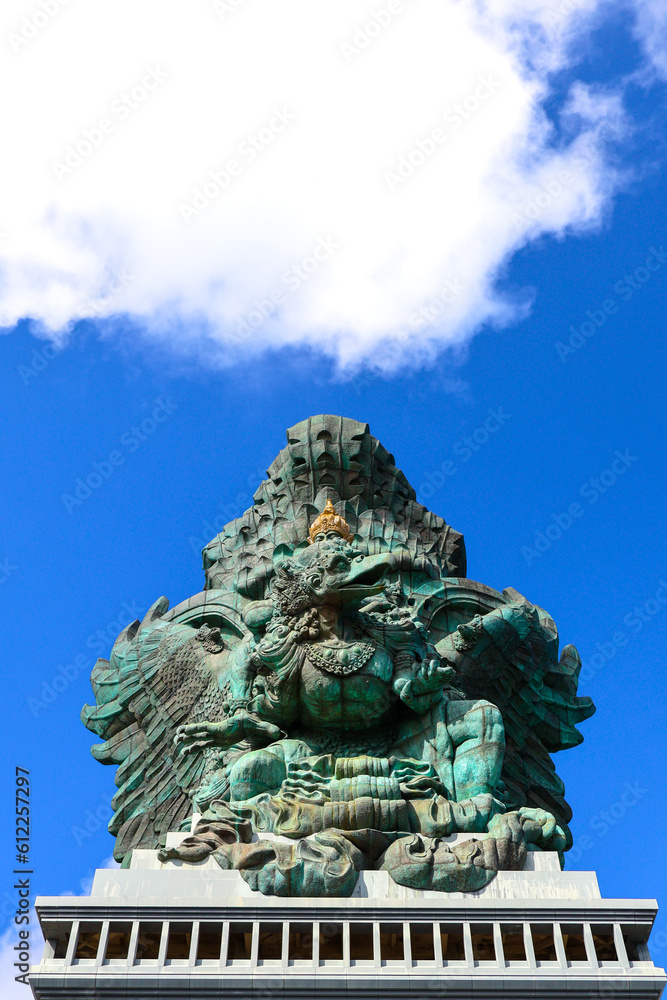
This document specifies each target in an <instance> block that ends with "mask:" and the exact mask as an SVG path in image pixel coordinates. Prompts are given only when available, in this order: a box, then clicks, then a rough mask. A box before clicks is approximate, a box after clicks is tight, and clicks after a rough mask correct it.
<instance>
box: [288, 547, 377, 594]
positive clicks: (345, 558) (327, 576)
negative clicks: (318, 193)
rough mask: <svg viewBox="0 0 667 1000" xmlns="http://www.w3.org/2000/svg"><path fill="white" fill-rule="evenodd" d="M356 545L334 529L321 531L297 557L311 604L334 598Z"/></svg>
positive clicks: (343, 584) (347, 571) (349, 565)
mask: <svg viewBox="0 0 667 1000" xmlns="http://www.w3.org/2000/svg"><path fill="white" fill-rule="evenodd" d="M355 558H363V557H362V556H361V553H360V552H358V550H357V549H354V548H353V547H352V546H351V545H350V544H349V542H346V541H345V539H344V538H342V537H341V535H339V534H338V532H336V531H328V532H326V534H325V533H324V532H321V533H320V534H319V535H316V537H315V540H314V542H313V544H312V545H310V546H309V547H308V548H307V549H306V550H305V551H304V552H303V553H302V554H301V556H300V558H299V559H298V563H297V565H298V568H299V569H300V570H301V574H302V579H303V581H304V583H305V585H306V587H307V588H308V589H309V590H310V592H311V593H312V595H313V603H314V604H324V603H326V602H327V601H330V600H335V598H336V595H338V594H339V592H340V590H341V588H342V587H343V586H345V583H346V581H347V579H348V577H349V575H350V569H351V567H352V565H353V561H354V559H355Z"/></svg>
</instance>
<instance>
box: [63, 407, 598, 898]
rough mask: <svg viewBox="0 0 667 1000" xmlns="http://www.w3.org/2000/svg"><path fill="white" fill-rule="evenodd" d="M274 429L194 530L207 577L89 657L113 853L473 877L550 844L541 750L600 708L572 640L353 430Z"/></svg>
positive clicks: (470, 887) (561, 839) (255, 881)
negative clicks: (243, 476) (494, 584)
mask: <svg viewBox="0 0 667 1000" xmlns="http://www.w3.org/2000/svg"><path fill="white" fill-rule="evenodd" d="M287 439H288V445H287V447H286V448H285V449H284V450H283V451H282V452H281V453H280V455H279V456H278V458H277V459H276V460H275V461H274V463H273V465H272V466H271V468H270V469H269V471H268V479H267V480H266V481H265V482H263V483H262V484H261V486H260V487H259V489H258V491H257V493H256V494H255V497H254V505H253V506H252V507H251V508H250V510H248V511H246V513H245V514H244V515H243V517H241V518H238V519H237V520H235V521H233V522H232V523H231V524H229V525H227V527H226V528H225V529H224V531H222V532H221V533H220V534H219V535H218V536H217V537H216V538H215V539H214V540H213V541H212V542H211V543H210V544H209V545H208V546H207V547H206V548H205V549H204V569H205V575H206V586H205V588H204V590H203V591H202V592H201V593H199V594H197V595H195V596H194V597H192V598H190V599H189V600H187V601H184V602H183V603H182V604H179V605H178V606H177V607H176V608H174V609H172V610H171V611H170V610H168V608H169V602H168V601H167V600H166V598H160V599H159V600H158V601H156V602H155V604H154V605H153V606H152V607H151V608H150V609H149V611H148V612H147V614H146V616H145V617H144V619H143V621H142V622H141V623H140V622H138V621H135V622H133V623H132V624H131V625H129V626H128V627H127V628H126V629H125V630H124V631H123V632H122V633H121V635H120V636H119V637H118V639H117V640H116V642H115V644H114V647H113V649H112V651H111V658H110V660H109V661H107V660H98V662H97V664H96V666H95V668H94V670H93V675H92V686H93V690H94V693H95V697H96V701H97V704H96V705H95V706H93V707H90V706H86V707H85V708H84V710H83V713H82V718H83V721H84V723H85V725H86V726H87V727H88V728H89V729H91V730H92V731H93V732H95V733H96V734H97V735H98V736H100V737H101V738H102V739H103V740H104V741H105V742H104V743H102V744H101V745H97V746H95V747H93V754H94V756H95V757H96V759H97V760H99V761H101V762H102V763H104V764H114V765H118V771H117V774H116V784H117V786H118V792H117V794H116V795H115V798H114V800H113V805H114V809H115V814H114V816H113V819H112V820H111V822H110V824H109V829H110V831H111V833H112V834H114V835H115V836H116V838H117V840H116V849H115V857H116V858H117V860H118V861H120V862H122V863H123V864H124V865H127V864H129V860H130V855H131V852H132V850H133V849H134V848H152V849H156V848H158V849H160V857H161V859H162V860H163V861H165V860H168V859H170V858H174V859H181V860H182V861H188V862H193V863H196V862H202V861H204V860H205V859H207V858H209V856H212V857H213V858H214V859H215V861H216V862H217V863H218V864H219V865H220V866H221V867H222V868H226V869H230V868H231V869H236V870H238V871H239V872H240V873H241V875H242V876H243V878H244V879H245V880H246V882H247V883H248V884H249V885H250V886H251V887H252V888H253V889H257V890H260V891H261V892H263V893H267V894H276V895H280V896H287V895H296V896H320V895H334V896H349V895H350V894H351V893H352V891H353V889H354V886H355V883H356V880H357V875H358V872H359V871H361V870H364V869H366V870H368V869H373V870H378V869H382V870H384V871H387V872H389V874H390V876H391V878H393V879H394V881H395V882H398V883H400V884H402V885H406V886H410V887H412V888H417V889H435V890H441V891H445V892H447V891H453V890H457V891H466V892H470V891H474V890H477V889H480V888H482V887H484V886H485V885H487V884H488V883H489V882H490V881H491V879H493V878H494V876H495V874H496V873H497V872H498V871H500V870H512V869H514V870H518V869H520V868H521V867H522V866H523V863H524V861H525V858H526V853H527V851H536V850H556V851H560V852H563V851H565V850H567V849H568V848H569V847H570V846H571V843H572V838H571V834H570V831H569V829H568V825H567V824H568V820H569V819H570V818H571V810H570V808H569V806H568V805H567V803H566V802H565V799H564V786H563V783H562V781H561V780H560V779H559V778H558V776H557V774H556V772H555V769H554V766H553V763H552V760H551V757H550V754H551V753H554V752H555V751H557V750H563V749H565V748H566V747H572V746H575V745H576V744H578V743H580V742H581V739H582V737H581V734H580V733H579V732H578V731H577V729H576V728H575V724H576V723H578V722H580V721H581V720H583V719H585V718H587V717H588V716H590V715H592V713H593V712H594V710H595V708H594V706H593V704H592V702H591V700H590V699H589V698H579V697H577V681H578V675H579V670H580V666H581V661H580V658H579V655H578V653H577V651H576V649H575V648H574V646H566V647H565V648H564V649H563V651H562V653H561V655H560V658H559V657H558V632H557V630H556V626H555V624H554V622H553V620H552V619H551V618H550V617H549V615H548V614H547V613H546V612H545V611H543V610H542V609H541V608H539V607H537V606H536V605H533V604H530V603H529V602H528V601H527V600H526V599H525V598H524V597H522V596H521V595H520V594H519V593H517V591H515V590H512V589H511V588H510V589H507V590H504V591H503V592H502V593H499V592H498V591H496V590H493V589H492V588H490V587H486V586H484V585H482V584H480V583H474V582H473V581H471V580H468V579H466V564H465V550H464V545H463V537H462V536H461V535H460V534H459V533H458V532H456V531H454V530H453V529H452V528H451V527H449V525H447V524H446V523H445V522H444V521H443V520H442V518H440V517H438V516H436V515H435V514H432V513H430V512H429V511H428V510H426V509H425V508H424V507H423V506H422V505H421V504H419V503H418V502H417V499H416V495H415V492H414V490H413V489H412V488H411V486H410V485H409V483H408V482H407V480H406V478H405V476H404V475H403V474H402V473H401V472H400V471H399V470H398V469H397V468H396V466H395V464H394V458H393V456H392V455H390V454H388V453H387V451H385V449H384V448H383V447H382V445H381V444H380V443H379V442H378V441H377V440H376V439H375V438H373V437H371V435H370V433H369V429H368V426H367V425H365V424H361V423H358V422H356V421H354V420H349V419H345V418H342V417H334V416H319V417H312V418H310V419H309V420H306V421H303V422H302V423H300V424H297V425H296V427H293V428H291V429H290V430H289V431H288V432H287ZM193 817H194V823H195V825H194V828H192V824H193ZM179 829H182V830H188V831H191V832H190V835H189V836H188V837H187V838H186V839H185V840H184V841H183V842H182V843H181V845H180V847H178V848H169V849H166V848H165V847H164V844H165V835H166V833H167V832H168V831H170V830H179Z"/></svg>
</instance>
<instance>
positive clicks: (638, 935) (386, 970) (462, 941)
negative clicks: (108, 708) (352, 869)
mask: <svg viewBox="0 0 667 1000" xmlns="http://www.w3.org/2000/svg"><path fill="white" fill-rule="evenodd" d="M183 836H184V835H183V834H169V841H168V843H169V844H170V845H171V844H172V843H177V842H178V841H179V840H180V839H181V838H182V837H183ZM37 912H38V914H39V918H40V921H41V924H42V928H43V931H44V937H45V939H46V942H47V943H46V946H45V951H44V956H43V958H42V961H41V963H40V964H39V965H38V966H35V967H34V968H33V969H32V971H31V977H30V978H31V984H32V988H33V992H34V995H35V997H37V998H38V1000H56V998H58V1000H76V998H80V1000H84V998H85V1000H93V998H95V1000H96V998H100V1000H102V998H106V1000H121V998H122V1000H134V998H142V1000H143V998H146V1000H148V998H150V1000H157V998H160V1000H163V998H173V1000H204V998H212V997H218V998H219V997H220V996H223V997H234V998H236V1000H247V998H257V1000H260V998H262V1000H273V998H275V1000H339V998H340V1000H371V998H377V1000H385V998H388V997H391V998H392V1000H393V998H395V1000H422V998H424V997H427V998H428V997H433V998H436V997H448V998H451V1000H486V998H497V1000H515V998H516V1000H519V998H524V997H525V998H528V997H541V998H544V1000H557V998H562V1000H584V998H588V997H600V998H602V997H605V998H606V1000H623V998H626V997H627V998H629V997H632V998H634V1000H658V997H659V996H660V994H661V992H662V989H663V986H664V984H665V973H664V971H663V970H662V969H658V968H656V967H655V966H654V965H653V963H652V961H651V958H650V955H649V951H648V947H647V941H648V936H649V933H650V930H651V926H652V924H653V920H654V918H655V915H656V912H657V905H656V903H655V901H653V900H614V899H602V898H601V897H600V892H599V889H598V885H597V879H596V877H595V874H594V873H592V872H561V871H560V866H559V863H558V856H557V855H555V854H549V853H544V854H540V853H534V854H531V855H529V857H528V860H527V863H526V865H525V868H524V870H523V871H521V872H501V873H499V875H498V876H497V877H496V878H495V879H494V881H493V882H492V883H491V884H490V885H489V886H487V887H486V888H485V889H482V890H480V891H478V892H474V893H448V894H445V893H438V892H426V891H420V890H412V889H407V888H405V887H403V886H399V885H397V884H396V883H394V882H393V881H392V880H391V879H390V877H389V875H388V874H387V873H386V872H363V873H361V875H360V876H359V881H358V883H357V887H356V889H355V892H354V894H353V896H352V897H350V898H349V899H338V898H317V899H303V898H287V899H285V898H279V897H275V896H263V895H261V894H260V893H257V892H253V891H252V890H251V889H250V888H249V887H248V886H247V885H246V883H245V882H244V881H243V879H242V878H241V876H240V875H239V873H238V872H233V871H222V870H221V869H220V868H219V867H218V866H217V864H216V863H215V861H213V860H212V859H209V860H208V861H206V862H202V863H199V864H185V863H182V862H174V861H170V862H166V863H161V862H160V861H158V857H157V852H155V851H135V852H134V854H133V857H132V863H131V867H130V868H129V869H125V870H119V869H116V870H107V869H105V870H101V871H98V872H97V873H96V875H95V880H94V882H93V887H92V891H91V895H90V896H86V897H72V896H67V897H40V898H38V900H37ZM148 956H150V957H148Z"/></svg>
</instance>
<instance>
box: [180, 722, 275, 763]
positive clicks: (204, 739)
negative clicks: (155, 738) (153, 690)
mask: <svg viewBox="0 0 667 1000" xmlns="http://www.w3.org/2000/svg"><path fill="white" fill-rule="evenodd" d="M284 736H285V733H283V731H282V730H281V729H279V728H278V726H274V725H273V723H271V722H265V721H264V720H263V719H260V718H259V716H257V715H251V714H250V713H249V712H237V713H236V715H232V716H231V717H230V718H228V719H223V720H222V722H190V723H188V724H187V725H185V726H179V728H178V730H177V732H176V736H175V738H174V743H175V744H176V746H177V747H178V749H179V750H180V751H181V753H198V752H199V751H200V750H205V749H206V748H207V747H213V746H218V747H221V748H223V749H226V748H227V747H230V746H233V745H234V744H235V743H241V742H242V741H243V740H247V741H248V742H249V743H251V744H253V746H258V747H260V746H266V745H267V744H268V743H274V742H275V741H276V740H279V739H281V737H284Z"/></svg>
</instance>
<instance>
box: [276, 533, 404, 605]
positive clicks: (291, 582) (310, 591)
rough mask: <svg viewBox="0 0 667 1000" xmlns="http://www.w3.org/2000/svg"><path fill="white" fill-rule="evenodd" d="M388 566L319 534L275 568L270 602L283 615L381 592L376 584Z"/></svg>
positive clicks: (335, 538) (379, 558) (336, 537)
mask: <svg viewBox="0 0 667 1000" xmlns="http://www.w3.org/2000/svg"><path fill="white" fill-rule="evenodd" d="M388 566H389V559H388V557H386V556H365V555H364V554H363V553H362V552H361V551H360V550H359V549H357V548H355V547H354V546H353V545H350V543H349V542H346V541H345V539H344V538H342V537H341V535H339V534H338V533H337V532H334V531H330V532H327V533H326V534H325V533H324V532H322V534H321V536H320V535H318V536H317V537H316V540H315V541H314V542H313V544H312V545H309V546H308V548H307V549H304V550H303V551H302V552H300V553H299V554H298V555H296V556H293V557H292V558H291V559H286V560H285V561H284V562H283V563H280V564H279V565H278V566H277V567H276V577H275V579H274V581H273V585H272V592H273V596H274V600H276V603H277V604H278V605H279V606H280V607H281V609H282V610H283V611H284V612H286V613H287V614H296V613H298V612H299V611H301V610H303V609H304V608H307V607H321V606H322V605H324V604H331V605H338V604H340V603H342V602H343V600H344V599H347V598H349V599H350V600H353V599H356V598H357V597H358V595H359V594H361V593H363V596H366V595H368V594H369V593H377V592H379V591H381V590H382V584H381V583H378V581H379V580H380V579H381V578H382V577H383V575H384V573H385V571H386V569H387V568H388Z"/></svg>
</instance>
